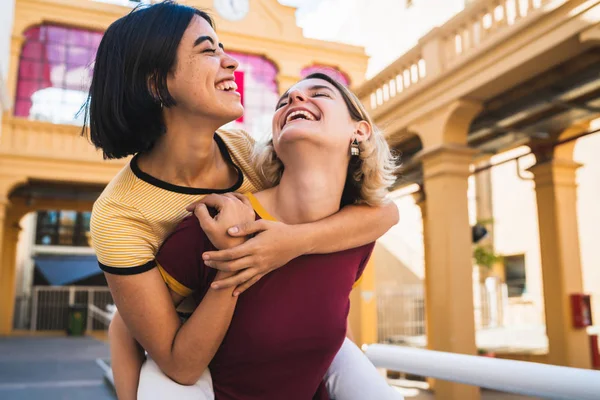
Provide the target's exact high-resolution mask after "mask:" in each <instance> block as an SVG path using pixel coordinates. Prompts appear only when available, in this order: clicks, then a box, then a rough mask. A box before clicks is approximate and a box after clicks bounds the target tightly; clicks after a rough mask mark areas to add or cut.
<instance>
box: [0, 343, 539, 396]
mask: <svg viewBox="0 0 600 400" xmlns="http://www.w3.org/2000/svg"><path fill="white" fill-rule="evenodd" d="M108 358H109V350H108V346H107V345H106V343H104V342H101V341H98V340H96V339H93V338H90V337H83V338H73V337H39V336H38V337H11V338H0V399H2V400H33V399H36V400H37V399H44V400H80V399H85V400H115V399H116V397H115V396H114V394H113V392H112V391H111V390H109V389H108V388H107V386H106V385H105V384H104V381H103V370H102V368H101V367H100V366H99V365H98V363H97V362H96V360H97V359H105V360H107V359H108ZM390 382H391V383H392V384H394V386H396V385H397V386H396V387H397V389H398V391H399V392H400V393H402V394H403V395H404V396H405V398H406V400H433V399H434V395H433V394H432V393H431V392H429V391H427V390H426V388H425V387H424V386H423V384H422V383H418V382H410V381H400V380H398V381H390ZM482 399H483V400H526V399H533V398H532V397H525V396H515V395H509V394H505V393H499V392H493V391H482ZM365 400H367V399H365Z"/></svg>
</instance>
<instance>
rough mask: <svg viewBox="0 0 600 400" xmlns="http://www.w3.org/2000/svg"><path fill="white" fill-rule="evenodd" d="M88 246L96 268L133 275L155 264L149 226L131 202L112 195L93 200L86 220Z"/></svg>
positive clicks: (118, 273) (112, 272)
mask: <svg viewBox="0 0 600 400" xmlns="http://www.w3.org/2000/svg"><path fill="white" fill-rule="evenodd" d="M90 234H91V239H92V246H93V247H94V250H95V251H96V257H98V264H99V266H100V269H102V270H103V271H104V272H108V273H111V274H117V275H134V274H139V273H142V272H145V271H148V270H150V269H152V268H154V267H155V266H156V262H155V260H154V254H155V252H156V250H155V248H154V246H153V245H152V243H151V241H150V240H151V238H152V237H153V234H152V228H151V226H150V225H149V224H148V222H147V221H146V218H144V216H143V215H142V214H141V213H140V212H139V211H138V210H137V209H136V208H135V207H133V206H130V205H127V204H123V203H121V202H119V201H116V200H114V199H107V198H101V199H98V200H97V201H96V203H95V204H94V208H93V210H92V218H91V221H90Z"/></svg>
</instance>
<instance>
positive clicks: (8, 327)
mask: <svg viewBox="0 0 600 400" xmlns="http://www.w3.org/2000/svg"><path fill="white" fill-rule="evenodd" d="M20 231H21V228H20V226H19V221H18V216H17V215H16V214H14V213H13V212H11V211H8V212H7V217H6V218H5V222H4V240H3V241H2V247H3V250H2V255H1V257H2V258H1V260H2V265H1V266H0V268H1V269H2V274H1V275H0V279H1V281H0V304H2V307H1V309H2V310H1V311H0V334H2V335H9V334H10V333H11V332H12V327H13V317H14V311H15V300H16V299H15V284H16V281H15V278H16V257H17V243H18V241H19V232H20Z"/></svg>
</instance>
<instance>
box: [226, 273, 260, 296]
mask: <svg viewBox="0 0 600 400" xmlns="http://www.w3.org/2000/svg"><path fill="white" fill-rule="evenodd" d="M263 276H264V275H262V274H259V275H254V277H253V278H250V280H249V281H246V282H244V283H242V284H241V285H239V286H238V287H237V288H235V291H234V292H233V295H234V296H239V295H240V294H242V293H244V292H245V291H246V290H248V288H249V287H250V286H252V285H254V284H255V283H256V282H258V281H259V280H260V278H262V277H263Z"/></svg>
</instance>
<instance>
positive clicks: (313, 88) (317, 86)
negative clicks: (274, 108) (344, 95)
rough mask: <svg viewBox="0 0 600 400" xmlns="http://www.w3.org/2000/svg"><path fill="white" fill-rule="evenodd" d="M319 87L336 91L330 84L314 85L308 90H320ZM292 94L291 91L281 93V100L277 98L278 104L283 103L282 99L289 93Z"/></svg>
mask: <svg viewBox="0 0 600 400" xmlns="http://www.w3.org/2000/svg"><path fill="white" fill-rule="evenodd" d="M319 89H327V90H329V91H330V92H331V93H334V94H335V92H334V91H333V89H332V88H330V87H329V86H326V85H314V86H311V87H309V88H308V90H319ZM289 94H290V91H289V90H288V91H286V92H285V93H284V94H283V95H281V97H280V98H279V100H277V105H279V103H281V100H283V99H284V98H286V97H287V96H288V95H289Z"/></svg>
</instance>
